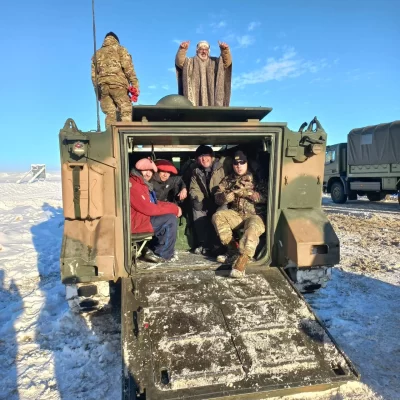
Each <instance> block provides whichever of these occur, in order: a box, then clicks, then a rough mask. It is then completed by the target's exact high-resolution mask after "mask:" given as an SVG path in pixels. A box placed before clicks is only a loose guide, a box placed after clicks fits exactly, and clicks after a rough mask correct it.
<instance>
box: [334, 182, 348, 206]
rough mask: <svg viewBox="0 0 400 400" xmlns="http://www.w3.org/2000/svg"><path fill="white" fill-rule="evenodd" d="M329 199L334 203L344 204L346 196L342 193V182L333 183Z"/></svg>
mask: <svg viewBox="0 0 400 400" xmlns="http://www.w3.org/2000/svg"><path fill="white" fill-rule="evenodd" d="M331 198H332V201H333V202H334V203H337V204H343V203H346V200H347V194H346V193H345V192H344V187H343V184H342V182H335V183H334V184H333V185H332V187H331Z"/></svg>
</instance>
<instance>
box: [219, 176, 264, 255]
mask: <svg viewBox="0 0 400 400" xmlns="http://www.w3.org/2000/svg"><path fill="white" fill-rule="evenodd" d="M232 192H233V193H234V195H235V199H234V200H233V201H232V202H231V203H230V204H229V209H221V210H219V211H217V212H216V213H215V214H214V215H213V219H212V221H213V224H214V226H215V229H216V231H217V233H218V236H219V238H220V240H221V242H222V244H224V245H230V244H231V243H232V241H233V230H235V229H238V228H242V227H243V228H244V233H243V236H242V238H241V239H240V242H239V253H240V254H243V255H246V256H248V257H249V258H252V257H253V256H254V253H255V251H256V248H257V245H258V243H259V237H260V236H261V235H262V234H263V233H264V232H265V224H264V218H263V217H264V216H265V214H266V202H267V193H268V191H267V185H266V184H265V183H258V184H257V183H256V182H255V181H254V178H253V174H252V173H250V172H247V173H246V174H245V175H243V176H238V175H236V174H235V173H233V174H230V175H228V176H226V177H225V178H224V179H223V180H222V182H221V183H220V185H219V187H218V190H217V192H216V193H215V202H216V203H217V204H218V205H219V206H225V207H227V206H228V203H227V201H226V195H227V194H228V193H232Z"/></svg>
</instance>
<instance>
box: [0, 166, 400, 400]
mask: <svg viewBox="0 0 400 400" xmlns="http://www.w3.org/2000/svg"><path fill="white" fill-rule="evenodd" d="M22 175H23V174H7V173H0V399H7V400H15V399H65V400H67V399H68V400H69V399H71V400H72V399H113V400H114V399H118V398H119V396H120V370H121V369H120V368H121V361H120V342H119V341H120V325H119V323H118V321H117V320H116V319H115V318H114V317H113V316H112V315H109V314H100V315H92V316H89V317H82V316H75V315H73V314H71V313H70V312H69V310H68V309H67V305H66V302H65V300H64V287H63V285H62V284H61V283H60V279H59V277H60V276H59V254H60V246H61V239H62V230H63V216H62V201H61V183H60V175H59V173H53V174H52V173H50V174H48V178H47V180H46V181H39V182H34V183H31V184H24V183H22V184H17V183H16V181H17V180H18V178H20V177H21V176H22ZM323 204H324V208H325V209H326V211H327V213H328V216H329V218H330V220H331V222H332V223H333V225H334V227H335V229H336V232H337V233H338V235H339V237H340V240H341V251H342V261H341V264H340V265H339V266H338V267H337V268H336V269H335V271H334V274H333V279H332V281H331V282H330V283H329V284H328V286H327V288H325V289H322V290H321V291H319V292H318V293H317V294H312V295H308V296H307V299H308V301H309V302H310V303H311V304H312V306H313V308H314V310H315V311H316V312H317V314H318V315H319V316H320V318H321V319H323V320H324V321H325V323H326V324H327V326H328V327H329V330H330V332H331V333H332V334H333V336H334V337H335V339H336V340H337V342H338V343H339V345H340V346H341V347H342V348H343V349H344V350H345V352H346V353H347V355H348V356H349V357H350V359H351V360H352V361H353V363H354V364H355V365H356V367H357V369H358V370H359V372H360V373H361V376H362V382H363V383H364V384H363V385H356V384H349V385H346V386H344V387H342V388H341V389H340V390H339V391H337V390H335V391H332V392H329V393H323V394H318V395H315V394H312V395H305V394H301V395H298V396H295V397H292V398H296V399H300V398H301V399H306V398H313V399H324V400H325V399H348V398H349V399H380V398H383V399H398V398H399V393H400V340H399V339H400V334H399V332H400V307H399V304H400V210H399V206H398V204H397V203H395V202H385V203H377V204H372V203H370V202H368V201H358V202H349V203H347V204H345V205H341V206H340V207H339V206H337V205H334V204H333V203H332V202H331V201H330V200H329V198H327V197H324V199H323Z"/></svg>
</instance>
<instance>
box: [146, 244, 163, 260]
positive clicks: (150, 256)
mask: <svg viewBox="0 0 400 400" xmlns="http://www.w3.org/2000/svg"><path fill="white" fill-rule="evenodd" d="M143 260H145V261H148V262H151V263H161V262H164V261H165V260H164V259H163V258H161V257H159V256H158V255H157V254H154V252H153V251H152V250H150V249H149V248H146V249H144V251H143Z"/></svg>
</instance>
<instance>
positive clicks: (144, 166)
mask: <svg viewBox="0 0 400 400" xmlns="http://www.w3.org/2000/svg"><path fill="white" fill-rule="evenodd" d="M135 168H136V169H138V170H139V171H148V170H153V171H154V172H157V167H156V164H154V162H153V161H152V160H150V158H142V159H141V160H139V161H138V162H137V163H136V165H135Z"/></svg>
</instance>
